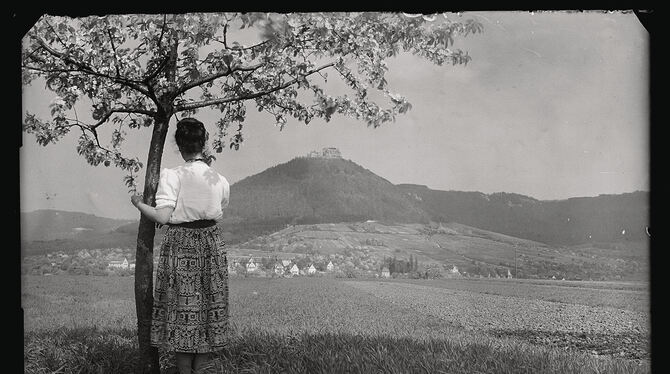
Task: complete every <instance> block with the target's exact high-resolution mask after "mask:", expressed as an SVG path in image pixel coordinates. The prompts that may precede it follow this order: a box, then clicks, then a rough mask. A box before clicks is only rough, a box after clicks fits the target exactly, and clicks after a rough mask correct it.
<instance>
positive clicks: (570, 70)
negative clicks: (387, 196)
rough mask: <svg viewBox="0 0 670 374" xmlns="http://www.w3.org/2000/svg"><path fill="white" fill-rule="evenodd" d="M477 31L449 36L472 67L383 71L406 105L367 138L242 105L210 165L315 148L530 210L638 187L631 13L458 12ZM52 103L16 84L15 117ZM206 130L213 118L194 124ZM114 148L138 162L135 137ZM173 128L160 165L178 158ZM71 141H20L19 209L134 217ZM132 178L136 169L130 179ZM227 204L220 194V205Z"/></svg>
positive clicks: (637, 80)
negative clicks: (230, 146) (503, 195)
mask: <svg viewBox="0 0 670 374" xmlns="http://www.w3.org/2000/svg"><path fill="white" fill-rule="evenodd" d="M462 16H463V17H464V18H467V17H473V18H477V19H478V20H479V21H480V22H482V24H483V25H484V33H482V34H477V35H474V36H472V35H471V36H468V37H466V38H463V39H457V40H456V46H457V47H460V48H462V49H464V50H467V51H468V52H469V54H470V55H471V56H472V61H471V62H470V63H469V64H468V65H467V66H462V65H459V66H455V67H452V66H450V65H449V66H442V67H440V66H435V65H432V64H430V63H428V62H425V61H423V60H421V59H419V58H417V57H414V56H411V55H403V56H400V57H398V58H395V59H392V60H389V61H388V64H389V72H388V73H387V80H388V81H389V84H390V85H391V87H393V89H394V90H395V91H396V92H398V93H401V94H403V95H405V96H406V97H407V98H408V99H409V101H410V102H411V103H412V105H413V108H412V110H411V111H410V112H408V113H407V114H406V115H404V116H399V117H398V118H397V120H396V122H395V123H389V124H386V125H384V126H382V127H380V128H377V129H373V128H369V127H367V126H366V124H365V123H362V122H357V121H355V120H353V119H348V118H344V117H341V116H340V117H337V116H336V117H334V118H333V120H331V121H330V122H329V123H325V122H323V121H314V122H311V123H310V124H309V125H308V126H306V125H304V124H300V123H297V122H296V121H289V123H288V125H287V126H286V127H285V129H284V130H283V131H281V132H280V131H279V130H278V129H277V128H276V127H274V124H273V121H272V119H270V118H268V117H266V116H262V115H259V114H258V113H257V111H255V110H253V109H252V108H250V110H248V113H249V117H248V119H247V121H246V127H245V129H246V133H245V141H244V143H243V145H242V147H241V148H240V150H239V151H231V150H226V151H224V152H223V153H222V154H218V155H217V157H218V159H217V161H216V162H215V164H214V167H215V168H216V169H217V170H218V171H219V172H220V173H221V174H223V175H224V176H226V177H227V178H228V180H229V181H230V182H231V183H234V182H236V181H239V180H241V179H242V178H245V177H247V176H250V175H253V174H256V173H259V172H261V171H263V170H264V169H266V168H268V167H270V166H273V165H277V164H279V163H283V162H286V161H289V160H291V159H292V158H294V157H296V156H300V155H304V154H306V153H308V152H309V151H311V150H315V149H321V148H322V147H337V148H339V149H340V151H341V153H342V155H343V157H344V158H346V159H350V160H352V161H354V162H356V163H358V164H360V165H361V166H363V167H365V168H367V169H369V170H371V171H373V172H374V173H376V174H377V175H379V176H381V177H383V178H385V179H387V180H389V181H390V182H392V183H395V184H398V183H416V184H423V185H427V186H428V187H430V188H433V189H440V190H460V191H480V192H484V193H493V192H501V191H504V192H513V193H519V194H523V195H527V196H531V197H534V198H536V199H540V200H553V199H566V198H570V197H579V196H597V195H599V194H618V193H625V192H632V191H636V190H646V191H648V190H649V139H648V136H649V107H648V106H649V81H648V74H649V67H648V64H649V50H648V42H649V35H648V33H647V31H646V30H645V29H644V27H643V26H642V25H641V24H640V22H639V21H638V19H637V17H636V16H635V15H634V14H633V13H628V14H625V13H622V12H614V13H600V12H588V13H566V12H550V13H547V12H540V13H534V14H531V13H529V12H511V11H509V12H472V13H464V14H463V15H462ZM54 96H55V94H53V93H51V92H49V91H47V90H46V89H45V88H44V86H43V84H33V85H31V86H29V87H25V88H24V92H23V106H24V108H23V110H24V112H25V111H29V112H31V113H36V114H38V115H39V116H41V117H42V118H44V119H47V118H49V117H48V113H49V112H48V104H49V102H50V101H51V100H52V99H53V97H54ZM197 117H198V118H200V119H201V120H202V121H203V122H205V124H206V125H207V126H208V128H210V131H214V128H213V123H214V121H215V120H216V119H217V113H216V112H209V111H203V112H200V113H199V114H198V115H197ZM136 134H138V135H139V136H137V137H136V138H134V139H133V140H128V141H127V143H126V148H125V149H126V150H127V154H130V155H135V156H138V157H139V158H140V159H141V160H142V161H143V162H145V160H146V156H147V149H148V147H147V145H148V141H149V131H148V130H142V131H139V132H137V133H136ZM173 134H174V133H173V129H172V128H171V130H170V132H169V133H168V141H167V144H166V148H165V153H164V156H163V166H164V167H172V166H176V165H179V164H180V163H181V162H182V160H181V158H180V156H179V153H178V152H177V148H176V145H175V143H174V140H173ZM77 136H78V135H76V134H75V133H72V134H70V135H69V136H67V137H66V138H64V139H63V140H62V141H61V142H59V143H58V144H56V145H49V146H47V147H41V146H39V145H37V143H36V142H35V140H34V137H33V136H32V135H28V134H24V138H23V146H22V148H21V149H20V156H19V157H20V163H21V164H20V177H21V181H20V192H21V210H22V211H32V210H36V209H62V210H69V211H81V212H86V213H92V214H96V215H98V216H104V217H113V218H131V219H135V218H138V216H139V213H138V212H137V211H136V210H135V209H134V208H133V207H132V205H131V204H130V201H129V195H128V192H127V188H126V187H125V185H124V184H123V180H122V178H123V175H124V173H123V172H122V171H120V170H117V169H113V168H105V167H93V166H90V165H88V164H87V163H86V162H85V161H84V160H83V158H81V157H80V156H78V155H77V153H76V149H75V145H76V140H77ZM142 174H143V173H142ZM231 199H234V196H231Z"/></svg>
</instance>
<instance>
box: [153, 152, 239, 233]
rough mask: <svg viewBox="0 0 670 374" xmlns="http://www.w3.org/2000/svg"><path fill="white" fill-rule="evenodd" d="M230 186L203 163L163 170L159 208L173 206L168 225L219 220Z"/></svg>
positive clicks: (187, 164) (190, 163)
mask: <svg viewBox="0 0 670 374" xmlns="http://www.w3.org/2000/svg"><path fill="white" fill-rule="evenodd" d="M229 197H230V185H229V184H228V181H227V180H226V178H225V177H223V176H222V175H221V174H219V173H217V172H216V170H214V169H213V168H211V167H210V166H209V165H207V164H206V163H204V162H201V161H195V162H189V163H186V164H185V165H181V166H177V167H174V168H165V169H162V170H161V173H160V181H159V182H158V190H157V191H156V208H163V207H166V206H172V207H174V211H173V212H172V215H171V216H170V220H169V221H168V223H173V224H176V223H183V222H191V221H197V220H202V219H215V220H216V219H220V218H221V217H222V216H223V208H225V207H226V206H227V205H228V199H229Z"/></svg>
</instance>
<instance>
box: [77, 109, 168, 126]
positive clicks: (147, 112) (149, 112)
mask: <svg viewBox="0 0 670 374" xmlns="http://www.w3.org/2000/svg"><path fill="white" fill-rule="evenodd" d="M114 113H137V114H144V115H147V116H150V117H153V116H155V115H156V114H157V113H156V112H154V111H152V110H146V109H139V108H114V109H111V110H110V111H108V112H107V113H105V115H103V116H102V118H101V119H100V120H98V122H96V123H95V124H93V125H89V126H88V127H89V128H90V129H91V130H93V131H95V129H96V128H98V127H100V126H101V125H102V124H104V123H105V122H107V120H109V117H111V116H112V114H114Z"/></svg>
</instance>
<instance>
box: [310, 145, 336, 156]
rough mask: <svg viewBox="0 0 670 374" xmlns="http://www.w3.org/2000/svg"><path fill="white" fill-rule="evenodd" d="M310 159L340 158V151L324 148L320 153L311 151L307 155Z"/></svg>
mask: <svg viewBox="0 0 670 374" xmlns="http://www.w3.org/2000/svg"><path fill="white" fill-rule="evenodd" d="M307 157H310V158H342V154H341V153H340V150H339V149H337V148H334V147H326V148H323V149H322V150H321V151H312V152H309V153H308V154H307Z"/></svg>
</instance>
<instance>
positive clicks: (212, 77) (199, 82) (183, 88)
mask: <svg viewBox="0 0 670 374" xmlns="http://www.w3.org/2000/svg"><path fill="white" fill-rule="evenodd" d="M262 66H263V64H262V63H259V64H256V65H252V66H244V67H239V68H235V69H230V68H228V69H227V70H226V71H222V72H219V73H215V74H211V75H209V76H206V77H203V78H200V79H198V80H195V81H193V82H189V83H186V84H184V85H182V86H181V87H179V88H178V89H177V90H176V91H175V94H174V96H175V97H177V96H178V95H181V94H183V93H184V92H186V91H188V90H190V89H191V88H193V87H198V86H200V85H203V84H205V83H209V82H211V81H213V80H216V79H218V78H221V77H225V76H229V75H230V74H232V73H234V72H236V71H249V72H253V71H255V70H256V69H258V68H260V67H262Z"/></svg>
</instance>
